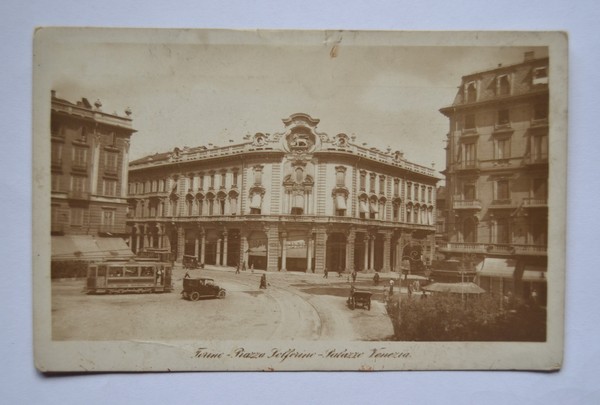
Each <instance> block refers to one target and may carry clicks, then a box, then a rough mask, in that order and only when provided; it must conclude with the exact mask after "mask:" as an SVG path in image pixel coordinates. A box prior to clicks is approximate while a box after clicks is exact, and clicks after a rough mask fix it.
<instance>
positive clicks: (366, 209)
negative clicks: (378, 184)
mask: <svg viewBox="0 0 600 405" xmlns="http://www.w3.org/2000/svg"><path fill="white" fill-rule="evenodd" d="M359 209H360V212H363V213H368V212H369V207H368V206H367V202H366V201H360V202H359Z"/></svg>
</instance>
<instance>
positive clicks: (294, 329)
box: [207, 270, 324, 340]
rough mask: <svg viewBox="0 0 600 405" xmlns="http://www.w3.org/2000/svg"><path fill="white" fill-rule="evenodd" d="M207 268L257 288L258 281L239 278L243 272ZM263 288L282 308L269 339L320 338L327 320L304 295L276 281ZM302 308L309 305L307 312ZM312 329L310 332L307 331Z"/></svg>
mask: <svg viewBox="0 0 600 405" xmlns="http://www.w3.org/2000/svg"><path fill="white" fill-rule="evenodd" d="M207 271H210V272H211V274H215V276H216V275H217V274H219V275H220V276H221V277H222V276H223V275H226V276H225V277H222V278H223V279H227V281H231V282H234V283H238V284H241V285H244V286H247V287H249V288H250V289H255V288H256V287H255V286H256V285H257V283H254V282H253V283H250V282H249V281H250V280H248V279H246V278H239V276H240V275H241V274H240V275H238V274H231V273H230V272H226V273H223V272H222V271H221V270H212V271H211V270H207ZM255 274H259V273H255ZM267 274H268V273H267ZM248 275H249V274H243V275H241V276H242V277H246V276H248ZM259 291H262V292H263V294H265V295H266V296H268V297H269V298H270V299H272V300H274V301H275V302H276V304H277V306H278V307H279V309H280V311H279V312H280V314H279V322H277V325H276V327H275V330H274V331H273V332H272V333H271V334H270V335H269V336H268V337H267V338H266V339H267V340H319V339H320V338H321V337H322V332H323V329H324V328H323V324H324V320H323V318H322V316H321V313H320V311H319V309H318V308H317V307H316V306H315V305H314V304H313V303H312V302H310V301H309V300H308V299H306V298H305V297H304V295H303V294H300V293H298V292H297V291H295V290H293V289H291V288H286V287H283V286H275V285H272V284H271V285H270V286H269V287H268V288H267V289H266V290H259ZM290 297H294V300H293V301H292V302H290V300H289V298H290ZM302 307H304V308H305V310H304V311H303V310H302ZM307 323H309V324H310V326H309V325H307ZM309 330H310V332H309V333H307V331H309Z"/></svg>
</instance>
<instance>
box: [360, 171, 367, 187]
mask: <svg viewBox="0 0 600 405" xmlns="http://www.w3.org/2000/svg"><path fill="white" fill-rule="evenodd" d="M366 189H367V174H366V173H364V172H361V173H360V190H361V191H365V190H366Z"/></svg>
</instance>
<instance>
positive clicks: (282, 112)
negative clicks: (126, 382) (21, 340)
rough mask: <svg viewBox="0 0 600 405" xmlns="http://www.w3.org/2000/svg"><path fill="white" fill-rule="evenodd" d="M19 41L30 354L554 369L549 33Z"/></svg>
mask: <svg viewBox="0 0 600 405" xmlns="http://www.w3.org/2000/svg"><path fill="white" fill-rule="evenodd" d="M33 49H34V55H33V145H34V150H33V156H34V159H33V161H34V167H33V189H34V191H33V209H34V211H33V212H34V223H33V247H34V250H33V252H32V254H33V269H32V271H33V299H34V313H33V322H34V352H35V366H36V367H37V369H38V370H40V371H42V372H87V371H89V372H101V371H102V372H104V371H203V370H215V371H236V370H240V371H242V370H247V371H286V370H362V371H380V370H465V369H477V370H507V369H517V370H558V369H560V367H561V365H562V358H563V332H564V331H563V325H564V320H563V316H564V291H565V288H564V285H565V248H566V241H565V213H566V207H565V201H566V186H567V184H566V167H567V165H566V156H567V155H566V150H567V128H568V126H567V99H568V97H567V83H568V80H567V79H568V75H567V71H568V47H567V36H566V34H565V33H561V32H400V31H396V32H384V31H381V32H375V31H292V30H289V31H269V30H247V31H244V30H239V31H236V30H208V29H185V30H184V29H115V28H39V29H37V30H36V32H35V34H34V47H33Z"/></svg>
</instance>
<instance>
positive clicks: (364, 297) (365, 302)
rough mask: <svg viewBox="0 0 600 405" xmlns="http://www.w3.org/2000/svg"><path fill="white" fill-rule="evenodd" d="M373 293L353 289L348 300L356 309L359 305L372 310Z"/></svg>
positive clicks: (351, 307)
mask: <svg viewBox="0 0 600 405" xmlns="http://www.w3.org/2000/svg"><path fill="white" fill-rule="evenodd" d="M371 295H372V294H371V293H370V292H369V291H356V290H354V289H352V291H350V296H349V297H348V299H347V300H346V303H347V304H348V307H349V308H350V309H354V308H356V307H358V306H360V307H361V308H366V309H367V310H369V311H370V310H371Z"/></svg>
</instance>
